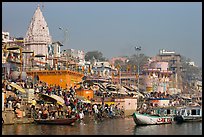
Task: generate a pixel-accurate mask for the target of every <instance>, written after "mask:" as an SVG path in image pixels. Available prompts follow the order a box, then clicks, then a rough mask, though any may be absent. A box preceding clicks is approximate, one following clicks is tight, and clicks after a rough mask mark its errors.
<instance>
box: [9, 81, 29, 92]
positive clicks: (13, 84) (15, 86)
mask: <svg viewBox="0 0 204 137" xmlns="http://www.w3.org/2000/svg"><path fill="white" fill-rule="evenodd" d="M10 86H11V87H13V88H15V89H17V90H19V91H20V92H22V93H26V91H25V89H23V88H22V87H21V86H19V85H17V84H15V83H11V84H10Z"/></svg>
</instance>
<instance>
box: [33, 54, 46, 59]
mask: <svg viewBox="0 0 204 137" xmlns="http://www.w3.org/2000/svg"><path fill="white" fill-rule="evenodd" d="M35 57H39V58H40V57H45V55H43V54H37V55H35Z"/></svg>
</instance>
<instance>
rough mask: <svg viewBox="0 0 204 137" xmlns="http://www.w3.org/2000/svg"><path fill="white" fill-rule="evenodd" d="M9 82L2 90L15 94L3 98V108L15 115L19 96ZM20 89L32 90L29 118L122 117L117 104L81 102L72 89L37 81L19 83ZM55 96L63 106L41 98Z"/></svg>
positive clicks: (98, 118)
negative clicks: (62, 102)
mask: <svg viewBox="0 0 204 137" xmlns="http://www.w3.org/2000/svg"><path fill="white" fill-rule="evenodd" d="M10 83H11V82H8V81H6V80H5V81H4V82H3V83H2V84H3V86H2V89H3V90H5V91H6V90H7V91H11V92H13V93H15V96H12V95H9V96H7V97H6V98H5V107H6V108H10V109H12V110H13V111H14V112H15V113H17V111H18V110H20V109H21V96H19V94H21V93H19V92H18V91H17V90H16V89H15V88H12V87H11V86H10ZM18 84H19V85H20V86H22V88H24V89H26V88H33V89H34V98H33V99H32V101H31V103H30V104H27V105H28V106H27V108H28V109H29V111H30V113H31V117H33V118H36V119H56V118H72V117H77V118H79V120H83V119H84V117H86V116H87V117H89V118H91V119H94V120H102V119H104V118H113V117H115V116H124V110H123V108H122V109H120V108H118V106H117V104H110V105H108V104H104V103H103V104H96V103H95V104H94V103H90V102H83V100H81V99H79V98H78V97H77V95H76V92H75V89H76V86H74V87H72V86H71V87H67V88H64V89H63V88H62V87H60V86H59V85H48V84H47V83H45V82H42V81H39V82H37V83H35V84H33V83H26V82H19V83H18ZM42 94H46V95H57V96H59V97H61V98H62V99H63V100H64V104H59V103H57V102H53V101H50V100H49V98H46V97H45V96H42Z"/></svg>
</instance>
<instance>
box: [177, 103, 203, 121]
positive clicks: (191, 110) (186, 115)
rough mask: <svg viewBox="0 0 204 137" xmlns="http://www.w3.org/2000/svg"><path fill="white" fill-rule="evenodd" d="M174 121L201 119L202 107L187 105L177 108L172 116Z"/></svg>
mask: <svg viewBox="0 0 204 137" xmlns="http://www.w3.org/2000/svg"><path fill="white" fill-rule="evenodd" d="M174 121H175V122H177V123H182V122H193V121H202V107H200V106H187V107H182V108H180V109H178V110H177V115H176V116H174Z"/></svg>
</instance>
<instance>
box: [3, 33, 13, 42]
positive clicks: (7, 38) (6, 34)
mask: <svg viewBox="0 0 204 137" xmlns="http://www.w3.org/2000/svg"><path fill="white" fill-rule="evenodd" d="M12 41H13V40H11V39H10V34H9V32H4V31H2V43H8V42H12Z"/></svg>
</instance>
